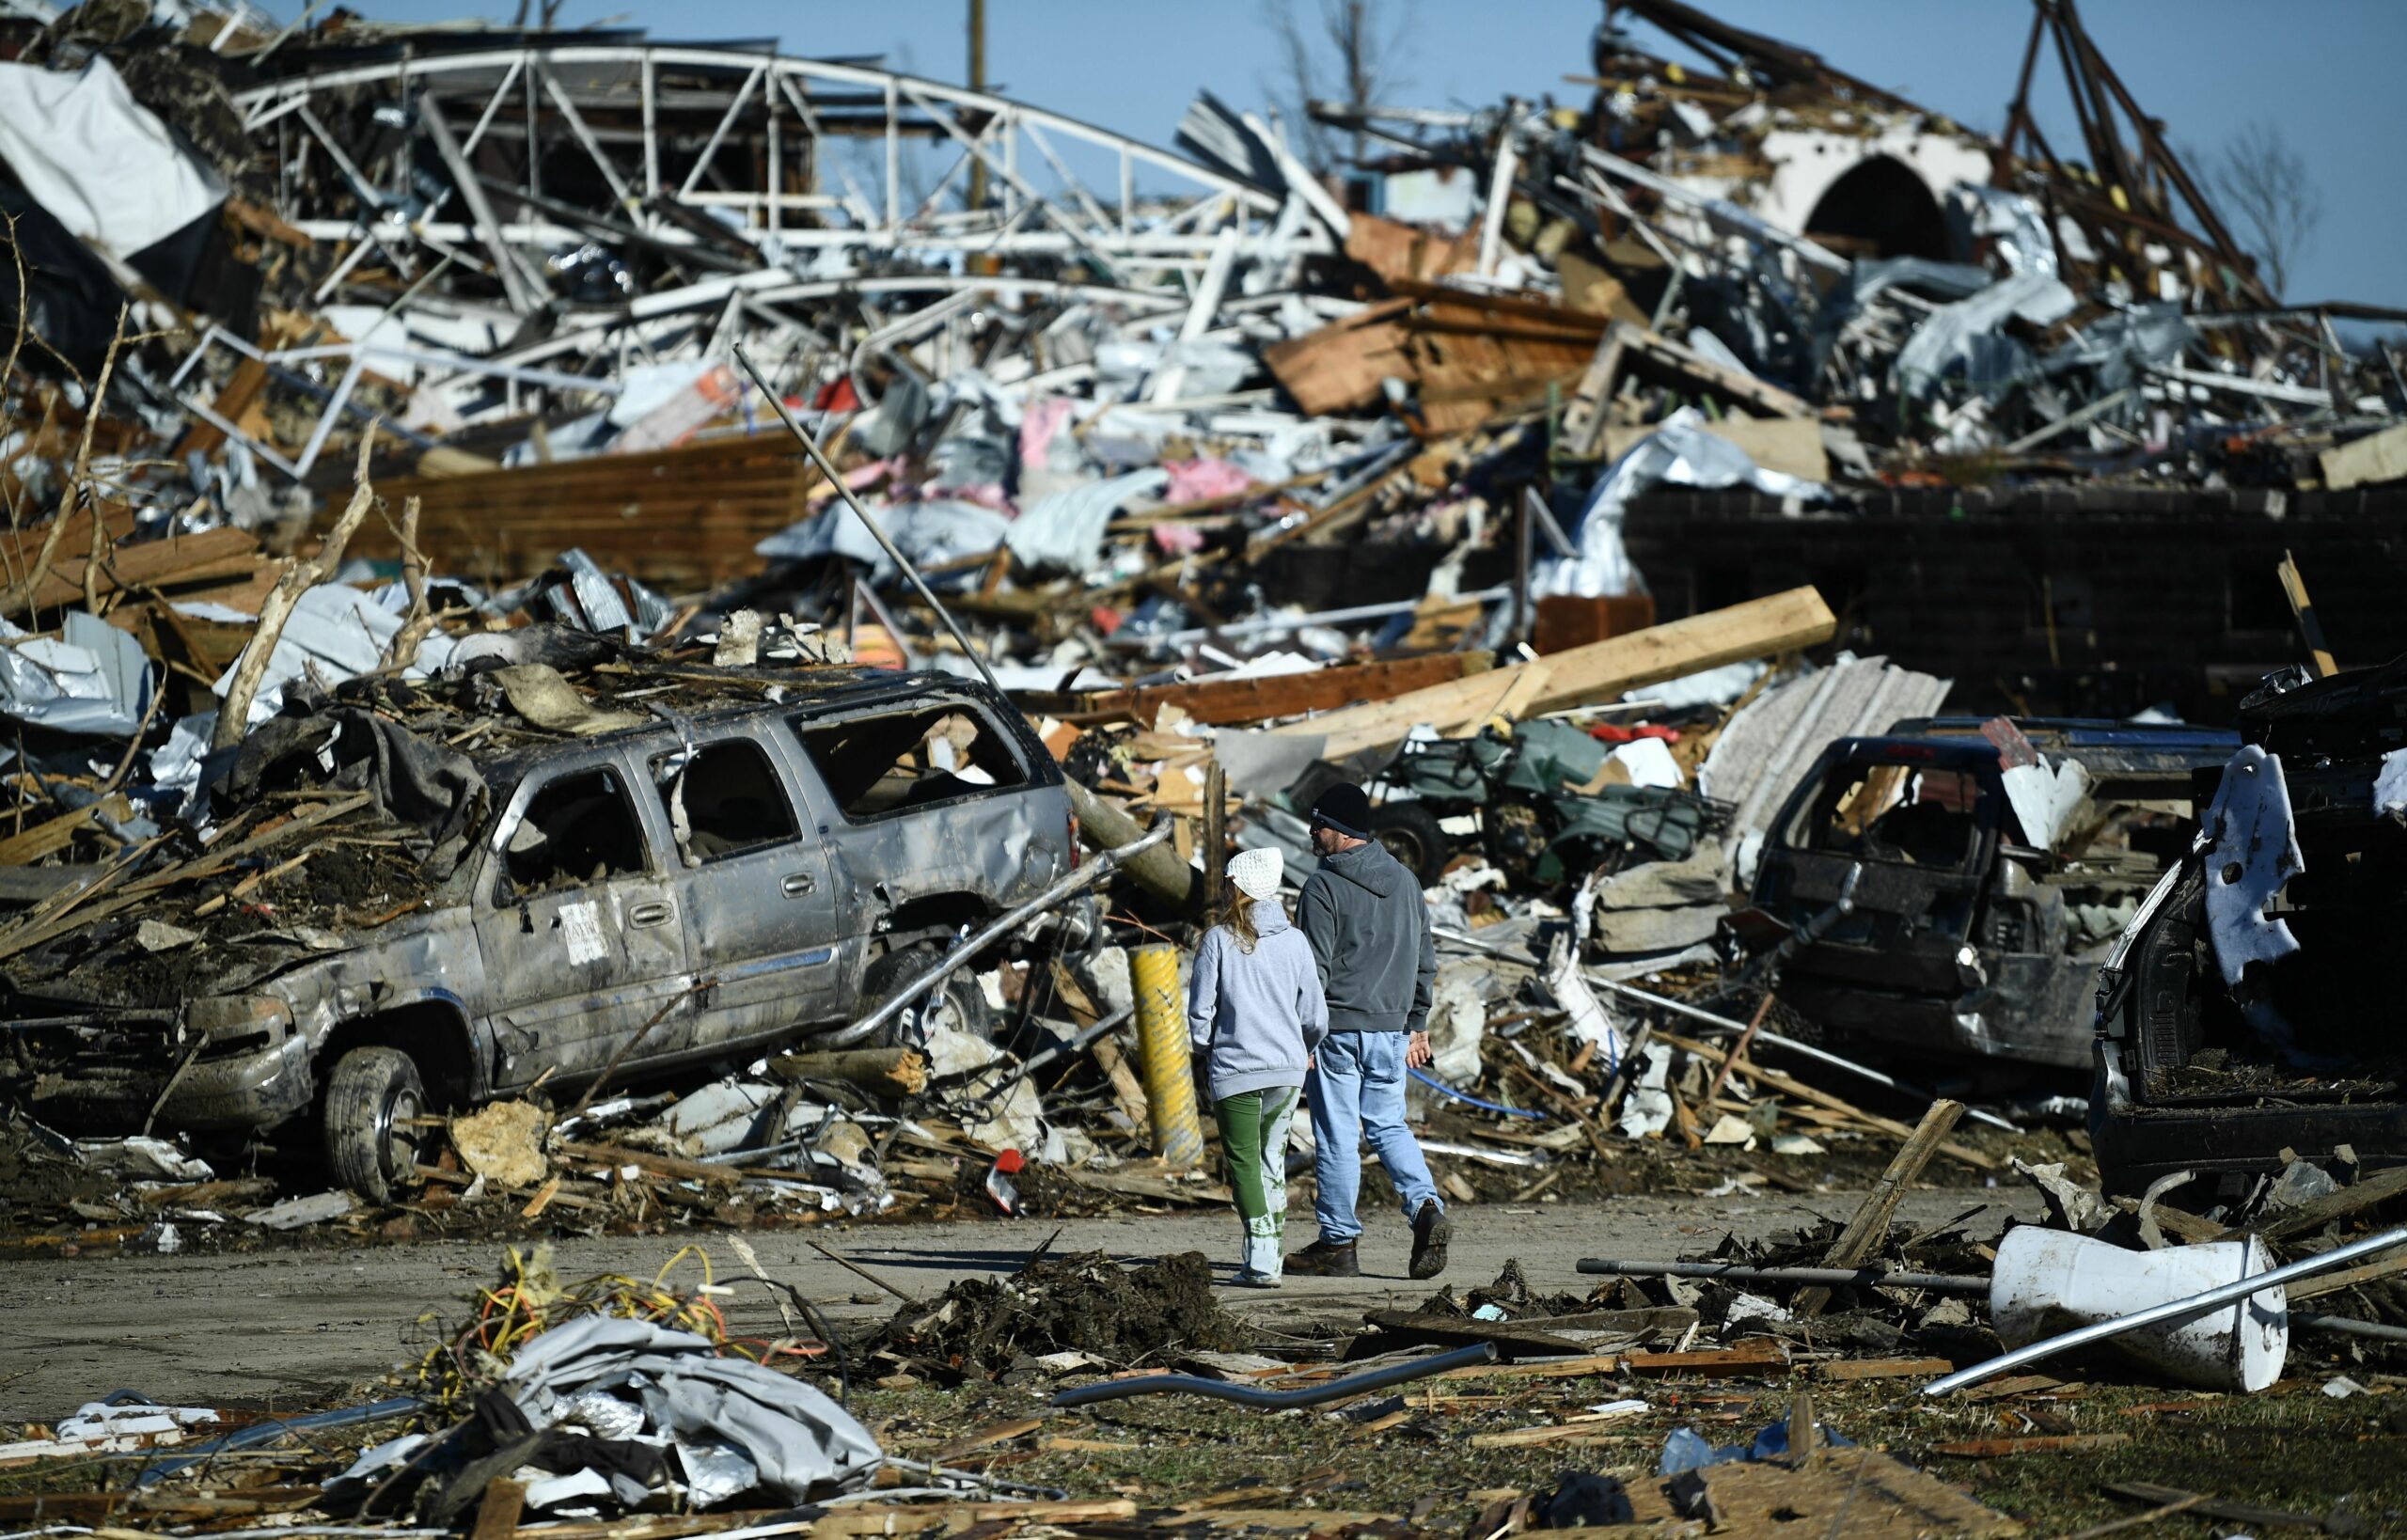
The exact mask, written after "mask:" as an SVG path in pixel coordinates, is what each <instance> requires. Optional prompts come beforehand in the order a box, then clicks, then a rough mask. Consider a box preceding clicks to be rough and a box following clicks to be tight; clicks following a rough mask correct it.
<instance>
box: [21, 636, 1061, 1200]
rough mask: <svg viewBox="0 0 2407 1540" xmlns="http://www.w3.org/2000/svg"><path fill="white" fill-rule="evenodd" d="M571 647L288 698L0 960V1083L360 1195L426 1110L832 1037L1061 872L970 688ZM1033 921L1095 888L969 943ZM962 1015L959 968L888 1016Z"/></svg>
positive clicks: (1018, 767)
mask: <svg viewBox="0 0 2407 1540" xmlns="http://www.w3.org/2000/svg"><path fill="white" fill-rule="evenodd" d="M577 672H578V673H579V674H580V681H579V684H582V685H583V687H582V688H580V687H579V684H573V683H571V681H570V679H569V678H568V676H567V675H565V674H563V673H562V672H560V671H558V670H557V669H554V668H550V667H548V666H545V665H543V664H542V663H517V664H510V665H507V666H504V667H499V668H487V669H485V670H484V671H482V672H474V671H470V672H466V673H464V674H463V675H462V676H461V677H458V678H447V679H445V680H441V681H436V682H430V683H429V684H422V685H421V684H401V683H400V682H398V681H393V680H389V679H381V680H380V679H372V678H371V679H365V680H360V681H354V682H351V683H349V684H344V685H343V686H341V687H340V689H339V690H338V692H337V694H336V695H335V697H334V698H332V699H324V698H319V699H315V700H313V701H305V702H302V703H300V704H298V705H295V704H288V706H287V708H286V711H285V713H284V714H283V715H279V716H277V717H275V718H274V719H272V720H271V721H268V722H266V723H263V724H261V725H260V727H259V728H257V729H255V730H253V731H252V732H251V733H250V734H249V736H248V737H246V738H245V739H244V742H243V744H242V745H241V746H240V748H239V750H238V752H237V754H236V756H235V758H234V760H233V762H232V764H231V765H230V767H228V769H227V771H226V772H225V774H224V776H223V778H222V780H221V781H220V782H219V784H218V785H217V787H216V790H215V797H216V802H215V805H214V806H215V812H214V834H213V842H212V843H210V844H208V845H206V846H204V847H202V848H201V849H200V852H199V854H197V855H194V856H189V857H188V858H187V859H185V860H184V861H183V862H181V864H173V865H167V866H165V868H164V870H154V871H152V872H149V874H148V875H143V876H138V877H137V878H136V879H135V880H134V881H133V882H132V883H131V884H130V885H128V886H129V888H130V889H131V890H132V891H134V892H135V893H138V894H140V895H141V899H140V902H139V903H137V904H131V905H126V906H122V907H120V906H118V904H116V903H115V901H114V900H102V901H99V902H97V903H88V901H87V903H88V907H89V909H90V911H91V914H90V917H89V918H88V919H86V920H83V921H81V922H76V923H73V924H71V925H67V926H64V927H57V926H55V927H52V929H51V931H49V932H39V933H37V940H38V944H34V945H31V946H25V947H24V948H23V950H20V951H16V952H15V954H14V955H11V956H8V958H7V960H6V961H5V963H0V990H4V991H5V992H4V993H0V1009H5V1011H6V1013H7V1015H8V1018H9V1019H10V1021H11V1023H12V1025H13V1026H14V1028H15V1029H14V1030H11V1031H9V1032H8V1033H6V1034H0V1037H5V1039H6V1042H5V1045H0V1046H4V1047H5V1051H7V1052H8V1054H10V1055H11V1057H12V1059H13V1062H12V1063H8V1064H7V1066H6V1070H7V1073H6V1075H5V1076H4V1077H5V1078H9V1079H14V1080H15V1081H16V1082H17V1085H16V1087H15V1088H14V1089H15V1091H16V1092H17V1093H18V1095H19V1096H20V1097H21V1098H22V1100H23V1102H24V1105H26V1106H27V1108H29V1110H30V1111H31V1112H32V1114H33V1115H34V1116H36V1117H37V1118H40V1119H42V1120H44V1121H45V1122H50V1123H55V1124H58V1125H61V1126H64V1127H70V1128H84V1129H116V1130H131V1129H145V1128H148V1127H149V1126H152V1125H153V1124H156V1125H158V1126H161V1127H164V1128H168V1129H178V1130H185V1131H189V1132H191V1133H193V1134H195V1135H197V1136H203V1137H204V1138H208V1137H211V1136H214V1137H216V1138H217V1139H219V1140H221V1141H222V1140H223V1139H226V1138H228V1137H240V1136H244V1135H248V1134H252V1133H255V1132H257V1131H260V1130H269V1129H275V1130H277V1131H278V1132H279V1133H281V1132H282V1131H284V1130H287V1129H291V1130H297V1131H300V1132H302V1133H303V1134H304V1136H305V1137H307V1136H310V1135H314V1137H316V1138H318V1139H322V1140H323V1151H324V1155H325V1158H326V1160H327V1163H328V1164H329V1166H330V1167H331V1168H332V1172H331V1173H332V1175H333V1177H334V1178H335V1180H337V1181H338V1182H339V1183H341V1184H343V1185H344V1186H350V1187H352V1188H354V1189H355V1190H357V1191H359V1192H361V1193H363V1194H365V1195H367V1196H369V1197H370V1198H374V1199H379V1200H381V1199H384V1198H385V1197H387V1196H388V1195H389V1194H390V1193H391V1192H392V1191H393V1190H394V1189H396V1188H397V1187H400V1186H403V1185H405V1184H407V1183H409V1181H410V1180H411V1177H412V1174H413V1172H414V1171H415V1168H416V1164H417V1156H418V1153H419V1145H420V1141H421V1138H422V1136H421V1133H420V1124H419V1120H420V1118H421V1115H422V1114H424V1113H427V1112H431V1111H433V1110H436V1109H449V1108H468V1107H473V1106H475V1105H478V1104H480V1103H481V1102H484V1101H487V1100H490V1099H492V1098H495V1097H498V1096H505V1095H515V1094H523V1093H525V1092H527V1091H529V1090H530V1089H531V1088H533V1087H535V1086H537V1085H538V1084H541V1085H543V1086H544V1087H545V1089H546V1092H547V1093H549V1094H561V1093H565V1094H568V1095H572V1096H573V1095H574V1094H575V1092H576V1091H577V1090H578V1089H579V1088H580V1087H582V1086H585V1085H589V1084H591V1083H592V1082H593V1081H594V1080H595V1079H596V1078H597V1077H599V1076H603V1075H604V1074H607V1075H608V1076H610V1078H611V1079H612V1081H613V1083H614V1084H616V1083H620V1082H623V1081H634V1080H641V1079H644V1078H657V1077H660V1076H663V1075H666V1074H671V1073H677V1072H683V1071H687V1070H696V1071H699V1070H702V1069H705V1068H707V1067H708V1066H711V1065H714V1064H718V1063H724V1062H728V1061H742V1060H744V1059H746V1058H748V1057H752V1056H755V1055H757V1054H759V1053H760V1052H761V1051H762V1050H763V1049H764V1048H765V1047H767V1046H768V1045H771V1044H775V1043H779V1042H783V1041H786V1040H789V1039H793V1038H796V1037H803V1036H810V1035H814V1034H820V1033H825V1032H828V1031H831V1030H834V1029H842V1028H845V1027H846V1026H847V1025H848V1024H850V1023H853V1022H855V1021H856V1020H857V1019H859V1018H860V1016H861V1014H862V1013H863V1011H864V1008H865V1007H866V1006H868V1005H870V1004H872V1003H873V1002H877V1001H880V1000H881V999H882V998H884V997H885V996H886V995H889V994H890V993H892V992H893V990H894V989H895V988H897V987H898V986H900V985H901V984H903V983H904V982H907V981H908V980H910V979H911V978H912V977H913V976H914V975H916V974H919V973H921V972H924V971H926V970H927V969H928V968H930V967H931V966H934V965H936V964H937V963H938V962H939V961H941V960H942V958H943V957H944V954H945V952H946V951H947V950H948V949H949V947H950V946H951V945H952V943H953V942H954V941H955V940H957V939H958V938H961V937H963V936H965V935H968V934H969V933H970V932H971V931H972V930H973V929H975V928H977V927H979V926H981V925H983V924H984V923H986V922H988V921H990V920H993V919H996V918H998V917H1000V916H1004V915H1006V914H1008V913H1009V912H1010V911H1011V910H1012V909H1014V908H1015V906H1016V905H1019V904H1023V903H1024V902H1026V901H1028V900H1029V899H1030V898H1031V897H1033V896H1035V895H1038V894H1040V893H1042V892H1044V891H1045V890H1046V888H1047V886H1048V885H1049V884H1051V883H1053V882H1054V881H1055V879H1056V878H1057V877H1061V876H1062V875H1064V874H1065V873H1068V872H1071V871H1072V869H1074V868H1076V867H1078V865H1079V856H1078V829H1077V824H1076V821H1075V817H1074V815H1073V813H1072V811H1071V809H1070V803H1069V800H1068V797H1067V795H1066V794H1065V793H1064V792H1063V790H1062V780H1061V774H1060V771H1059V770H1058V768H1057V767H1056V766H1055V764H1054V762H1053V761H1052V758H1051V757H1050V756H1049V755H1048V754H1046V752H1045V750H1044V748H1043V746H1042V745H1040V744H1038V743H1037V742H1036V741H1035V739H1034V738H1033V736H1032V735H1031V733H1030V731H1029V728H1028V725H1027V723H1026V721H1025V720H1024V719H1023V718H1022V717H1021V716H1020V715H1019V714H1018V713H1017V712H1016V711H1014V710H1013V709H1012V708H1011V707H1010V706H1009V705H1008V703H1006V702H1005V701H1004V700H1003V699H1000V698H999V696H997V695H995V694H994V692H993V691H991V690H990V689H988V688H986V687H985V686H983V685H981V684H973V683H969V682H966V681H963V680H959V679H955V678H952V677H950V676H945V675H897V674H894V673H888V672H876V671H872V670H868V669H860V668H849V667H825V668H797V669H792V670H783V671H778V670H767V669H763V670H727V671H714V670H710V669H708V668H700V667H698V666H689V665H679V666H676V667H673V668H672V667H669V666H667V665H664V664H658V663H654V662H651V661H647V660H644V659H641V658H639V657H636V658H630V659H628V660H623V661H615V662H604V663H601V664H600V665H598V666H596V667H591V668H584V669H582V670H577ZM228 852H230V853H231V855H230V856H228V854H227V853H228ZM101 890H102V888H99V887H98V886H97V885H96V887H95V888H93V889H88V890H87V892H94V891H101ZM1040 927H1042V928H1046V935H1044V937H1043V939H1045V940H1046V941H1047V942H1049V943H1058V944H1082V943H1083V942H1084V941H1085V940H1086V939H1087V937H1088V936H1089V935H1091V934H1092V932H1093V909H1092V906H1091V904H1089V903H1088V902H1087V901H1085V900H1083V899H1081V900H1080V901H1079V902H1078V903H1077V904H1067V905H1063V906H1062V908H1061V909H1060V910H1059V911H1057V912H1056V913H1054V914H1053V915H1050V916H1046V917H1040V918H1039V919H1034V920H1031V921H1030V922H1029V924H1028V925H1027V926H1023V927H1019V928H1017V929H1016V930H1015V931H1013V932H1011V933H1007V934H1006V935H1003V936H1002V937H1001V938H1000V939H999V940H997V941H996V942H994V943H993V949H994V950H996V951H1001V950H1004V949H1010V948H1017V947H1024V946H1027V945H1030V944H1032V943H1033V942H1035V941H1036V940H1037V939H1039V936H1038V928H1040ZM991 962H992V959H991V958H983V959H981V960H980V965H981V966H991ZM985 1013H986V1002H985V1000H984V998H983V995H982V993H981V992H980V990H979V987H978V985H977V984H976V982H975V976H974V973H973V972H970V971H967V970H959V971H955V972H953V973H952V975H951V977H950V978H949V979H948V980H947V982H945V983H944V984H943V985H942V986H941V988H932V989H930V991H929V993H928V995H927V996H926V997H925V998H924V1000H923V1001H922V1002H921V1003H920V1006H919V1008H918V1009H916V1011H915V1012H906V1013H902V1014H897V1015H896V1017H895V1018H894V1019H893V1021H892V1022H891V1023H889V1025H888V1026H886V1028H885V1030H886V1031H887V1032H888V1033H889V1034H895V1035H896V1037H897V1040H903V1041H908V1040H911V1039H912V1038H913V1037H916V1035H917V1034H919V1033H921V1032H923V1031H924V1030H926V1029H928V1028H929V1027H930V1026H932V1025H936V1024H939V1023H941V1024H944V1025H950V1026H952V1027H955V1028H958V1029H968V1030H972V1031H980V1030H983V1028H984V1018H985ZM279 1147H280V1148H283V1149H285V1150H288V1151H289V1150H291V1148H293V1146H291V1145H290V1144H280V1145H279Z"/></svg>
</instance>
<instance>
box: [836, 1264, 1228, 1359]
mask: <svg viewBox="0 0 2407 1540" xmlns="http://www.w3.org/2000/svg"><path fill="white" fill-rule="evenodd" d="M1251 1344H1252V1333H1251V1329H1250V1328H1247V1327H1246V1326H1245V1325H1244V1324H1243V1323H1242V1322H1240V1321H1238V1320H1237V1319H1235V1317H1233V1316H1231V1315H1230V1314H1228V1313H1227V1312H1225V1311H1223V1310H1222V1309H1221V1308H1220V1306H1219V1303H1218V1302H1217V1301H1216V1300H1215V1298H1214V1296H1213V1293H1212V1271H1211V1268H1210V1267H1209V1266H1208V1265H1206V1264H1205V1262H1204V1259H1203V1253H1202V1252H1200V1251H1185V1252H1180V1253H1178V1254H1176V1255H1172V1256H1166V1257H1163V1258H1162V1259H1160V1260H1159V1261H1158V1262H1156V1263H1153V1264H1151V1265H1146V1266H1141V1267H1135V1268H1124V1267H1123V1266H1121V1265H1120V1264H1118V1263H1116V1262H1114V1261H1113V1260H1112V1259H1111V1258H1109V1257H1108V1256H1106V1255H1104V1254H1103V1253H1101V1252H1099V1251H1089V1252H1081V1253H1078V1254H1077V1255H1074V1256H1065V1257H1039V1258H1037V1259H1036V1260H1034V1261H1031V1262H1030V1263H1029V1264H1028V1265H1025V1266H1023V1267H1022V1268H1020V1269H1019V1271H1017V1272H1016V1273H1014V1274H1013V1275H1012V1276H1011V1277H1009V1278H997V1279H976V1280H969V1281H963V1282H959V1283H955V1284H953V1285H952V1287H951V1288H949V1289H947V1290H946V1291H945V1292H944V1295H943V1296H942V1297H941V1298H939V1299H937V1300H936V1301H935V1302H933V1303H931V1304H921V1303H918V1302H906V1303H905V1304H904V1305H903V1307H902V1308H901V1309H899V1310H897V1311H896V1312H894V1315H893V1318H892V1319H891V1320H889V1321H888V1322H887V1324H886V1326H885V1327H884V1328H882V1329H881V1330H880V1332H879V1333H878V1336H877V1340H876V1342H875V1344H873V1350H874V1352H875V1353H876V1355H877V1356H878V1357H880V1358H883V1359H891V1360H893V1361H894V1362H895V1363H897V1364H899V1365H902V1366H904V1367H905V1369H910V1370H917V1371H919V1372H920V1373H921V1374H923V1375H931V1376H934V1377H935V1378H936V1380H937V1382H938V1383H942V1384H952V1383H957V1382H958V1381H960V1380H961V1379H963V1378H964V1377H979V1378H983V1377H992V1376H996V1375H1004V1374H1007V1373H1009V1372H1011V1371H1013V1370H1015V1369H1023V1368H1030V1367H1033V1368H1040V1369H1043V1370H1046V1371H1048V1372H1050V1373H1054V1374H1064V1373H1072V1372H1078V1371H1084V1370H1092V1369H1104V1370H1115V1369H1128V1368H1136V1367H1140V1366H1143V1365H1145V1364H1148V1363H1157V1362H1160V1361H1162V1360H1164V1359H1176V1358H1180V1357H1183V1356H1186V1355H1189V1354H1193V1353H1198V1352H1205V1353H1234V1352H1237V1351H1240V1350H1242V1349H1244V1348H1246V1347H1249V1346H1251Z"/></svg>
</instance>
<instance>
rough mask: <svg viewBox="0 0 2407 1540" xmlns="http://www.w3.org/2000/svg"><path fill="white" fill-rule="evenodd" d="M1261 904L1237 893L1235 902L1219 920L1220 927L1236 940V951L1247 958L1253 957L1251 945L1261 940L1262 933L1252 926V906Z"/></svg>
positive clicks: (1257, 900) (1259, 901)
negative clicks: (1242, 953)
mask: <svg viewBox="0 0 2407 1540" xmlns="http://www.w3.org/2000/svg"><path fill="white" fill-rule="evenodd" d="M1261 902H1262V901H1261V900H1260V899H1251V898H1248V897H1246V896H1245V895H1244V894H1243V893H1239V894H1238V895H1237V898H1236V902H1235V904H1230V905H1229V912H1228V913H1227V914H1226V915H1224V916H1223V917H1221V919H1220V924H1221V926H1222V927H1223V928H1224V929H1226V930H1227V931H1228V933H1229V934H1230V935H1234V936H1235V937H1236V938H1237V951H1241V952H1244V953H1245V954H1246V955H1247V956H1249V957H1251V955H1253V944H1254V943H1255V942H1257V941H1259V940H1261V939H1262V933H1261V932H1260V931H1258V930H1256V929H1254V926H1253V906H1254V905H1255V904H1259V903H1261Z"/></svg>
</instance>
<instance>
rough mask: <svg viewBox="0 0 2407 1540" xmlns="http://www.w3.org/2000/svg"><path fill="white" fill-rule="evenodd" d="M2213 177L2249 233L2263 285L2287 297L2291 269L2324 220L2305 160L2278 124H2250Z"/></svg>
mask: <svg viewBox="0 0 2407 1540" xmlns="http://www.w3.org/2000/svg"><path fill="white" fill-rule="evenodd" d="M2211 175H2212V177H2213V181H2214V189H2215V192H2216V193H2217V194H2218V195H2220V196H2222V198H2223V200H2224V203H2225V205H2226V207H2227V208H2228V209H2229V210H2230V211H2231V212H2233V213H2234V214H2235V215H2237V216H2238V218H2239V221H2240V224H2241V226H2242V228H2244V229H2245V230H2246V232H2247V234H2248V237H2249V243H2248V244H2249V246H2250V248H2251V250H2252V251H2253V252H2254V253H2255V255H2256V257H2257V259H2258V262H2259V263H2260V264H2262V271H2261V273H2260V274H2259V276H2260V277H2262V278H2263V279H2264V281H2265V287H2266V288H2267V289H2270V290H2271V291H2273V294H2274V296H2275V297H2276V298H2279V297H2282V296H2286V295H2287V294H2289V276H2290V270H2291V268H2292V267H2293V265H2295V264H2296V262H2297V261H2298V259H2299V258H2301V257H2303V256H2304V255H2305V253H2306V251H2307V248H2308V247H2309V245H2311V244H2313V241H2314V238H2315V227H2316V225H2317V224H2318V222H2320V220H2321V219H2322V217H2323V198H2322V196H2321V195H2320V194H2319V193H2318V192H2317V191H2316V190H2315V183H2314V181H2313V180H2312V179H2310V178H2309V177H2308V175H2307V171H2306V162H2305V159H2303V158H2302V157H2301V156H2300V155H2299V153H2298V151H2296V150H2294V149H2291V148H2290V146H2289V140H2288V139H2286V138H2284V137H2283V136H2282V131H2281V129H2280V127H2279V126H2278V125H2276V124H2273V123H2267V122H2252V123H2250V124H2249V125H2248V126H2247V127H2245V128H2243V129H2242V130H2241V131H2240V132H2239V133H2237V134H2233V135H2232V136H2231V138H2230V139H2229V140H2228V141H2226V143H2225V145H2224V148H2223V153H2222V154H2221V155H2220V156H2218V157H2216V159H2215V161H2214V163H2213V169H2212V173H2211Z"/></svg>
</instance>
